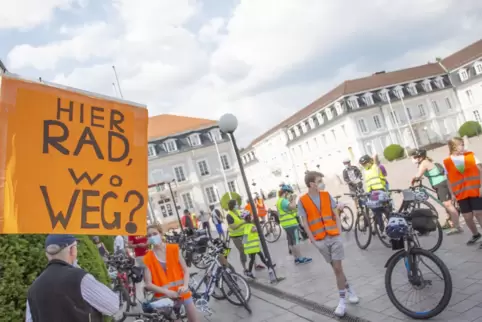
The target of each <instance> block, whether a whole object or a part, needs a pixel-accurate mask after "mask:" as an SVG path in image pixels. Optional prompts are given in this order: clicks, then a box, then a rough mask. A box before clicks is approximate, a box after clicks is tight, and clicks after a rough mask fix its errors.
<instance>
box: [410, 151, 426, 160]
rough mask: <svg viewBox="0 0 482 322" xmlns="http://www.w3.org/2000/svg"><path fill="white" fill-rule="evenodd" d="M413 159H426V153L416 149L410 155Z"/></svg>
mask: <svg viewBox="0 0 482 322" xmlns="http://www.w3.org/2000/svg"><path fill="white" fill-rule="evenodd" d="M412 156H413V157H414V158H426V157H427V151H426V150H423V149H416V150H415V152H413V155H412Z"/></svg>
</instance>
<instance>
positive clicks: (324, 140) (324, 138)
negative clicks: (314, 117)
mask: <svg viewBox="0 0 482 322" xmlns="http://www.w3.org/2000/svg"><path fill="white" fill-rule="evenodd" d="M322 136H323V142H325V144H328V142H327V141H326V135H325V134H322Z"/></svg>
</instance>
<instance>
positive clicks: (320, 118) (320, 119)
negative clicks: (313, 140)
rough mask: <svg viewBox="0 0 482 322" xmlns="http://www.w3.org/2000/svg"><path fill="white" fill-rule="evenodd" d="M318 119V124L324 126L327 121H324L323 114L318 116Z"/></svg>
mask: <svg viewBox="0 0 482 322" xmlns="http://www.w3.org/2000/svg"><path fill="white" fill-rule="evenodd" d="M316 119H317V120H318V123H320V124H323V122H324V121H325V120H323V116H322V115H321V113H318V114H316Z"/></svg>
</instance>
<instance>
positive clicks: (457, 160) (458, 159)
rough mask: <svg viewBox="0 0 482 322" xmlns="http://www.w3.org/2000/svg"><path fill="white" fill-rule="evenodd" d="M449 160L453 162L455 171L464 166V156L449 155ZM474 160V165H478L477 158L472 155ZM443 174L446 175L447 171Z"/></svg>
mask: <svg viewBox="0 0 482 322" xmlns="http://www.w3.org/2000/svg"><path fill="white" fill-rule="evenodd" d="M450 158H451V159H452V161H453V162H454V165H455V167H456V168H457V169H461V168H462V169H463V168H464V165H465V156H464V155H451V156H450ZM474 159H475V164H480V160H479V158H477V157H476V156H475V155H474ZM444 168H445V165H444ZM445 173H447V169H445Z"/></svg>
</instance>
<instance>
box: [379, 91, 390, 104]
mask: <svg viewBox="0 0 482 322" xmlns="http://www.w3.org/2000/svg"><path fill="white" fill-rule="evenodd" d="M378 96H380V99H381V100H382V101H384V102H386V101H388V91H387V90H386V89H384V90H381V91H380V92H378Z"/></svg>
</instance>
